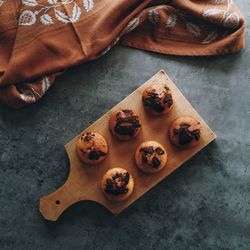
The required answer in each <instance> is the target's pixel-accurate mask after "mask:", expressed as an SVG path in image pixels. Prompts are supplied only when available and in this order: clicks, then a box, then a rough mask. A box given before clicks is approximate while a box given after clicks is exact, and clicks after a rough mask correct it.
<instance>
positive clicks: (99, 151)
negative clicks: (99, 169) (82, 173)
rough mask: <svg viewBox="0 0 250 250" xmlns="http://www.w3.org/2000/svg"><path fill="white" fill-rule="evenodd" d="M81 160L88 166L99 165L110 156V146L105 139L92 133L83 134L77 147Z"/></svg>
mask: <svg viewBox="0 0 250 250" xmlns="http://www.w3.org/2000/svg"><path fill="white" fill-rule="evenodd" d="M76 152H77V154H78V156H79V158H80V160H81V161H82V162H84V163H87V164H97V163H99V162H101V161H103V160H104V159H105V158H106V156H107V154H108V144H107V141H106V140H105V138H104V137H103V136H102V135H100V134H98V133H92V132H86V133H82V134H81V135H80V137H79V139H78V142H77V145H76Z"/></svg>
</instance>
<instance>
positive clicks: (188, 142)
mask: <svg viewBox="0 0 250 250" xmlns="http://www.w3.org/2000/svg"><path fill="white" fill-rule="evenodd" d="M201 129H202V127H201V124H200V122H198V121H197V120H196V119H195V118H193V117H191V116H181V117H179V118H177V119H175V120H174V121H173V122H172V123H171V125H170V128H169V138H170V141H171V142H172V143H173V144H174V145H176V146H179V147H193V146H196V145H197V144H198V143H199V141H200V137H201Z"/></svg>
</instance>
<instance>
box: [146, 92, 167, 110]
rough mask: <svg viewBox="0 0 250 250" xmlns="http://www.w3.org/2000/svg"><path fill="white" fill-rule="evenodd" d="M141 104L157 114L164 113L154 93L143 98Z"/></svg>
mask: <svg viewBox="0 0 250 250" xmlns="http://www.w3.org/2000/svg"><path fill="white" fill-rule="evenodd" d="M142 102H143V104H144V105H145V106H148V107H150V108H152V109H153V110H154V111H156V112H158V113H161V112H163V111H164V106H163V105H162V104H161V101H160V98H159V97H158V95H157V94H156V93H148V97H146V98H143V99H142Z"/></svg>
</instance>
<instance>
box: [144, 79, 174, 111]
mask: <svg viewBox="0 0 250 250" xmlns="http://www.w3.org/2000/svg"><path fill="white" fill-rule="evenodd" d="M142 103H143V106H144V107H145V110H146V111H147V112H148V113H150V114H153V115H162V114H166V113H168V112H169V111H170V110H171V109H172V108H173V104H174V101H173V96H172V93H171V90H170V89H169V87H168V86H167V85H166V84H164V83H155V84H152V85H150V86H148V87H147V88H146V89H145V90H144V92H143V95H142Z"/></svg>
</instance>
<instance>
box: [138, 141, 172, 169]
mask: <svg viewBox="0 0 250 250" xmlns="http://www.w3.org/2000/svg"><path fill="white" fill-rule="evenodd" d="M167 158H168V157H167V151H166V149H165V148H164V147H163V146H162V145H161V144H160V143H158V142H156V141H147V142H143V143H142V144H141V145H140V146H139V147H138V148H137V150H136V152H135V162H136V165H137V167H138V168H139V169H140V170H142V171H143V172H145V173H156V172H158V171H160V170H161V169H162V168H163V167H164V166H165V165H166V163H167Z"/></svg>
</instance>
